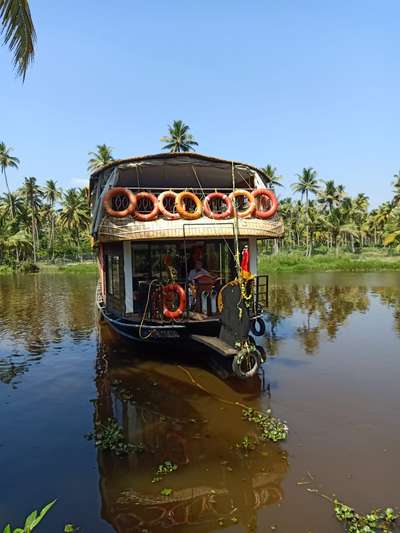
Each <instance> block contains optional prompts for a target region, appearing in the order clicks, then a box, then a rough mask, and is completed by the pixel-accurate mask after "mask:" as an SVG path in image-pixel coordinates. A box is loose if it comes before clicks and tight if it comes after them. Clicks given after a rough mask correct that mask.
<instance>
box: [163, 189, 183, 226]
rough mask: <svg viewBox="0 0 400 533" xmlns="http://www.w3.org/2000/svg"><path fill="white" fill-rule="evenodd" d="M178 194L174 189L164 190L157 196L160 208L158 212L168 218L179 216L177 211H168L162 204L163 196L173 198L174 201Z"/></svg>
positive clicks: (174, 218)
mask: <svg viewBox="0 0 400 533" xmlns="http://www.w3.org/2000/svg"><path fill="white" fill-rule="evenodd" d="M177 196H178V195H177V194H176V192H174V191H164V192H162V193H161V194H160V195H159V196H158V209H159V210H160V213H161V214H162V215H164V216H165V218H167V219H168V220H177V219H178V218H180V214H179V213H172V211H168V209H167V208H166V207H165V205H164V200H165V198H173V199H174V202H175V200H176V197H177Z"/></svg>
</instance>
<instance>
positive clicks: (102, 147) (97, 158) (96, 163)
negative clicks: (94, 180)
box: [88, 144, 114, 173]
mask: <svg viewBox="0 0 400 533" xmlns="http://www.w3.org/2000/svg"><path fill="white" fill-rule="evenodd" d="M112 151H113V149H112V148H111V146H107V145H106V144H98V145H97V146H96V151H95V152H89V155H90V156H91V158H90V159H89V164H88V171H89V172H90V173H92V172H94V171H95V170H97V169H99V168H101V167H103V166H104V165H107V163H111V161H114V158H113V155H112Z"/></svg>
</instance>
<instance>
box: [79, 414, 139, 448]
mask: <svg viewBox="0 0 400 533" xmlns="http://www.w3.org/2000/svg"><path fill="white" fill-rule="evenodd" d="M88 438H89V439H94V441H95V445H96V447H97V448H100V450H106V451H111V452H113V453H114V454H115V455H128V454H130V453H134V452H143V451H144V447H143V444H141V443H136V444H131V443H129V442H126V440H125V437H124V434H123V431H122V428H121V427H120V426H119V425H118V423H117V422H116V421H115V420H114V419H112V418H108V419H107V421H106V423H105V424H96V428H95V431H94V433H90V434H89V435H88Z"/></svg>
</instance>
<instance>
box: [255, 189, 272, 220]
mask: <svg viewBox="0 0 400 533" xmlns="http://www.w3.org/2000/svg"><path fill="white" fill-rule="evenodd" d="M259 196H266V197H267V198H268V199H269V201H270V203H271V207H270V208H269V209H267V210H266V211H264V210H263V209H256V217H257V218H263V219H266V218H270V217H272V215H274V214H275V213H276V210H277V209H278V200H277V199H276V196H275V194H274V192H273V191H272V190H271V189H256V190H254V191H253V198H258V197H259Z"/></svg>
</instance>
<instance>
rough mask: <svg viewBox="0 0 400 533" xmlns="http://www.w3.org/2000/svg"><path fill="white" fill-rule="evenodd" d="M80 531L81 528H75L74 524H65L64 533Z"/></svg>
mask: <svg viewBox="0 0 400 533" xmlns="http://www.w3.org/2000/svg"><path fill="white" fill-rule="evenodd" d="M80 529H81V528H80V527H78V526H74V524H65V526H64V533H76V532H77V531H80Z"/></svg>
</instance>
